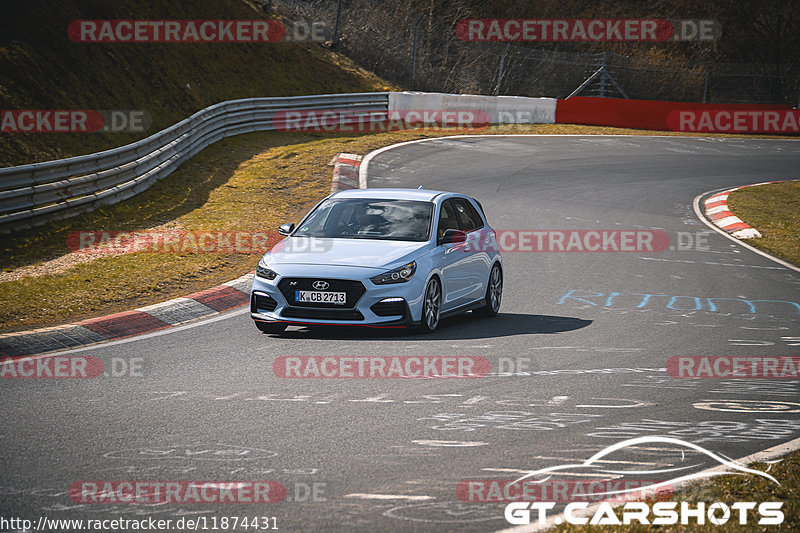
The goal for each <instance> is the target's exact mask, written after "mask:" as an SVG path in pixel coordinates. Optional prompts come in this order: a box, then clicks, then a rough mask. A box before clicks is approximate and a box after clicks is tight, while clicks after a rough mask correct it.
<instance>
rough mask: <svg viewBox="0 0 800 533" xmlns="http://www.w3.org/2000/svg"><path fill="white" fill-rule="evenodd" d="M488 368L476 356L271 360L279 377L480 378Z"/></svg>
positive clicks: (375, 356) (285, 358)
mask: <svg viewBox="0 0 800 533" xmlns="http://www.w3.org/2000/svg"><path fill="white" fill-rule="evenodd" d="M490 370H491V364H490V363H489V360H488V359H486V358H485V357H475V356H453V357H446V356H444V357H443V356H422V355H420V356H380V355H370V356H362V357H359V356H355V357H348V356H298V357H291V356H282V357H278V358H277V359H275V361H274V362H273V363H272V371H273V372H274V373H275V375H276V376H278V377H280V378H366V379H375V378H407V379H425V378H482V377H485V376H486V375H487V374H488V373H489V371H490Z"/></svg>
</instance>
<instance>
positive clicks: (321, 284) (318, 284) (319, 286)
mask: <svg viewBox="0 0 800 533" xmlns="http://www.w3.org/2000/svg"><path fill="white" fill-rule="evenodd" d="M311 286H312V287H314V288H315V289H317V290H318V291H324V290H325V289H327V288H328V287H330V286H331V284H330V283H328V282H327V281H322V280H320V281H315V282H314V283H312V284H311Z"/></svg>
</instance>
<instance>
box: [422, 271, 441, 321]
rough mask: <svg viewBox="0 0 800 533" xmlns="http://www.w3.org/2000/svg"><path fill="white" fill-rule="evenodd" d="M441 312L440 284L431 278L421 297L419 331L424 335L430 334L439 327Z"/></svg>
mask: <svg viewBox="0 0 800 533" xmlns="http://www.w3.org/2000/svg"><path fill="white" fill-rule="evenodd" d="M441 310H442V284H441V282H440V281H439V278H437V277H433V278H431V279H430V281H428V284H427V285H426V286H425V294H423V296H422V317H421V319H420V329H421V330H422V331H423V332H424V333H432V332H433V331H435V330H436V327H437V326H438V325H439V318H440V314H441Z"/></svg>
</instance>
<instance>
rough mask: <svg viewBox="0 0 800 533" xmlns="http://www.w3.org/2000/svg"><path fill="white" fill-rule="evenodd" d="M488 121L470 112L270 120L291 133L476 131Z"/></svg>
mask: <svg viewBox="0 0 800 533" xmlns="http://www.w3.org/2000/svg"><path fill="white" fill-rule="evenodd" d="M491 122H492V120H491V117H489V114H488V113H486V112H485V111H481V110H470V109H461V110H446V111H442V110H433V109H403V110H393V111H386V110H385V109H384V110H359V111H354V110H340V109H309V110H284V111H278V112H276V113H275V115H274V116H273V118H272V126H273V127H274V128H275V129H276V130H280V131H291V132H307V131H314V132H355V133H376V132H385V131H402V130H431V131H442V130H456V131H477V130H481V129H485V128H486V127H488V126H489V124H491Z"/></svg>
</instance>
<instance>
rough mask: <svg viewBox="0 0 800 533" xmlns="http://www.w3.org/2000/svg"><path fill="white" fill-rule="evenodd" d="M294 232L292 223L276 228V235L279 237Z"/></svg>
mask: <svg viewBox="0 0 800 533" xmlns="http://www.w3.org/2000/svg"><path fill="white" fill-rule="evenodd" d="M293 231H294V222H290V223H288V224H281V225H280V226H279V227H278V233H280V234H281V235H289V234H290V233H292V232H293Z"/></svg>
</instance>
